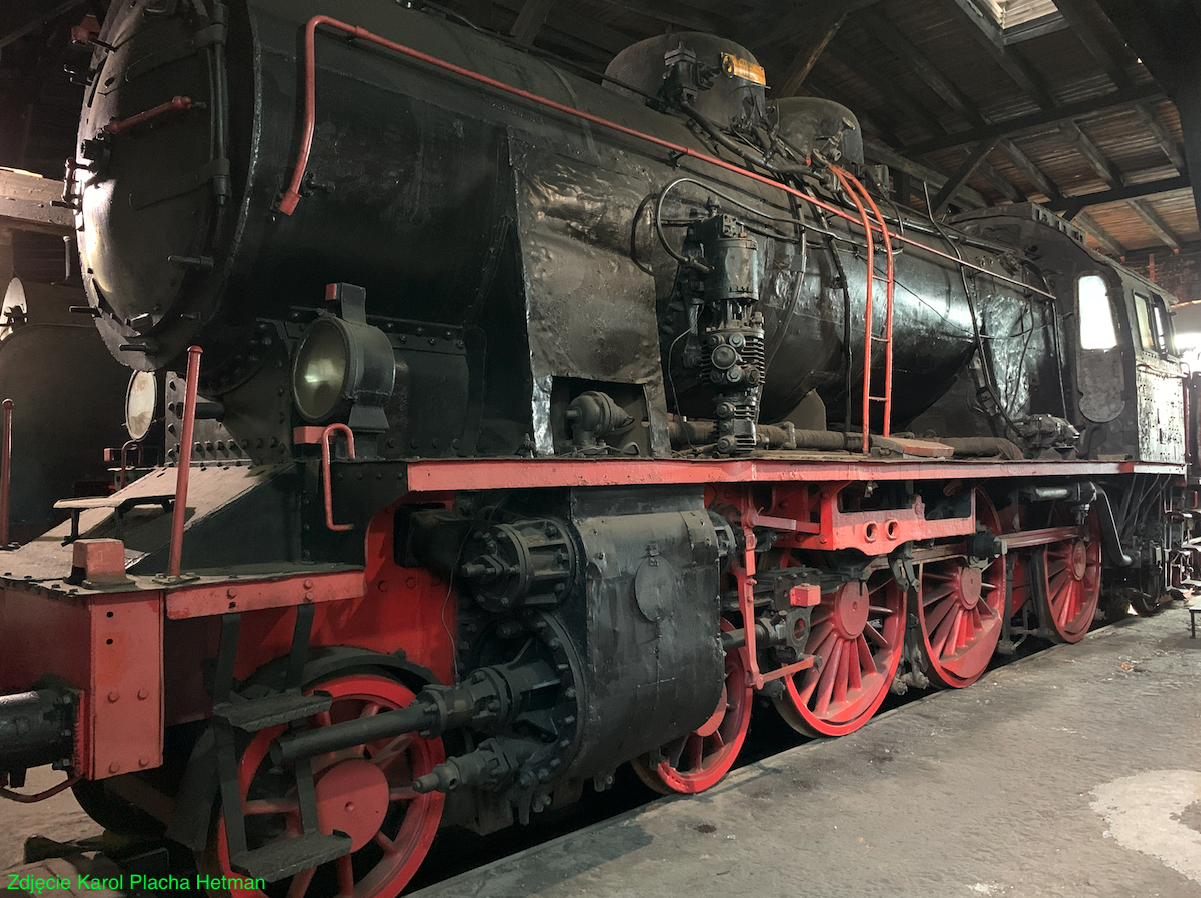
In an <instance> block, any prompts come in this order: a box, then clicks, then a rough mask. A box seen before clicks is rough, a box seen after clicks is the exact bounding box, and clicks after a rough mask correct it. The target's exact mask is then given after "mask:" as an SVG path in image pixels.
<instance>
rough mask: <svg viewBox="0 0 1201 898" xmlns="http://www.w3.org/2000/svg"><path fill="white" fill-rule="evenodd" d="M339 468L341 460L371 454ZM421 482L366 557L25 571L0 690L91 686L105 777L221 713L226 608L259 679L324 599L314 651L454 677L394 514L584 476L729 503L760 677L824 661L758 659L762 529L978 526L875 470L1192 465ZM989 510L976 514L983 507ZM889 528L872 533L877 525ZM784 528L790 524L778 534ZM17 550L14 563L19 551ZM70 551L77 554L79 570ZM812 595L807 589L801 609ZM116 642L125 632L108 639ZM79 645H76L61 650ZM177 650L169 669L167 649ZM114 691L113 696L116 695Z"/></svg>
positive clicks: (585, 472) (437, 471)
mask: <svg viewBox="0 0 1201 898" xmlns="http://www.w3.org/2000/svg"><path fill="white" fill-rule="evenodd" d="M372 463H378V462H370V461H358V462H356V461H353V460H347V461H334V462H333V465H335V466H337V465H355V464H372ZM405 471H406V477H407V481H408V487H409V492H408V493H407V494H406V495H405V496H404V497H403V498H402V499H401V500H399V501H398V502H396V503H394V504H393V505H391V506H390V507H388V508H386V509H383V510H382V511H380V512H379V513H378V514H377V515H376V516H375V518H374V519H373V520H372V521H371V523H370V524H369V525H368V527H367V529H366V531H365V533H364V540H365V547H366V559H367V560H366V565H365V566H364V567H363V568H349V569H348V568H345V567H343V568H335V569H330V568H329V567H326V568H324V569H315V568H306V569H304V570H301V571H297V570H296V569H291V570H281V571H277V572H275V573H273V574H267V575H262V576H255V577H237V576H229V577H221V578H204V579H200V580H192V581H184V582H175V583H171V582H163V581H159V580H153V579H151V578H134V580H133V582H132V583H126V584H115V585H114V586H113V587H112V589H111V591H108V592H106V591H104V590H87V589H84V588H82V587H69V586H68V585H67V584H65V583H62V582H59V581H42V582H40V583H36V584H35V583H31V582H26V581H23V580H20V579H17V577H19V573H18V574H16V575H10V576H9V577H7V578H5V579H4V580H3V581H2V586H0V628H2V629H3V630H4V631H5V632H8V633H20V634H21V635H22V638H21V639H20V640H13V641H12V642H11V644H9V645H6V647H5V651H4V652H3V653H0V691H2V692H12V691H19V690H24V689H28V688H29V687H30V686H31V685H32V684H33V683H34V682H35V681H36V680H38V678H39V677H41V676H43V675H45V674H53V675H56V676H58V677H60V678H62V679H63V680H65V681H66V682H67V683H69V684H70V685H71V686H73V687H75V688H77V689H79V690H80V691H81V692H82V704H81V713H80V727H79V728H78V731H77V740H76V741H77V744H76V750H75V757H74V759H73V760H74V766H75V769H76V770H77V771H78V772H79V773H81V774H83V775H84V776H87V777H88V778H91V779H102V778H105V777H107V776H113V775H118V774H122V773H127V772H130V771H135V770H139V769H147V768H149V767H154V766H158V765H159V764H161V763H162V748H163V730H164V727H165V726H169V725H172V724H176V723H182V722H185V721H188V720H200V719H203V718H205V717H207V716H208V714H209V712H210V709H209V698H208V695H207V693H206V691H205V689H204V685H203V682H202V679H201V676H200V671H201V665H202V662H203V661H204V660H205V659H208V658H212V657H213V656H214V655H215V654H216V646H217V637H218V632H219V621H220V615H222V614H224V613H226V612H229V611H239V612H243V622H242V638H241V640H240V644H239V652H238V656H237V659H236V664H235V676H236V677H237V678H239V679H244V678H246V677H248V676H250V675H251V674H252V673H254V672H255V671H256V670H258V669H260V668H261V667H262V666H263V665H265V664H267V663H268V662H270V661H273V660H276V659H278V658H281V657H284V656H286V655H287V653H288V651H289V650H290V647H291V640H292V630H293V626H294V622H295V618H296V610H295V609H296V608H297V607H298V606H300V605H302V604H313V605H315V606H316V612H315V616H314V623H313V631H312V645H313V646H314V647H322V646H349V647H357V648H360V649H364V650H369V651H374V652H379V653H383V654H390V653H393V652H396V651H397V650H398V649H403V650H404V657H405V658H406V660H407V661H409V662H412V663H414V664H417V665H420V666H422V667H425V668H427V669H428V670H429V671H431V673H432V675H433V676H434V677H435V678H436V679H438V680H440V681H442V682H450V681H452V680H453V678H454V663H455V662H454V652H455V640H456V639H457V636H456V633H457V620H456V612H457V602H455V601H453V597H454V593H453V591H452V589H451V586H450V584H449V582H448V580H447V579H446V577H444V576H442V575H440V574H437V573H435V572H433V571H430V570H428V569H426V568H404V567H400V566H399V565H397V564H396V561H395V559H394V555H393V527H394V523H393V522H394V514H395V511H396V509H397V508H398V507H399V506H400V505H402V504H406V503H421V504H428V503H430V502H434V503H438V504H448V503H449V502H450V501H451V499H452V498H453V496H454V495H455V493H456V492H458V491H460V490H494V489H545V488H553V487H569V486H589V487H595V486H606V485H625V486H637V485H643V484H648V485H649V484H658V485H662V484H695V485H699V486H703V487H704V488H705V493H706V501H707V502H709V503H710V504H713V503H717V504H722V505H725V506H727V507H732V508H733V510H734V511H735V512H736V514H735V517H736V518H737V526H739V527H741V528H742V531H743V535H744V537H745V539H746V543H747V547H748V548H747V550H746V551H745V552H744V553H743V554H742V555H741V556H740V557H739V558H738V559H736V561H735V564H734V565H733V567H732V572H733V576H734V578H735V581H736V583H737V585H738V591H739V604H740V608H741V611H742V618H743V624H744V626H745V629H746V632H747V656H748V659H749V662H750V663H749V664H748V668H749V675H750V677H751V680H752V682H753V683H754V684H755V685H756V686H762V685H763V684H764V683H765V682H768V681H769V680H771V679H775V678H779V677H784V676H789V675H791V674H794V673H796V672H798V671H799V670H802V669H804V668H805V667H806V666H809V665H810V664H811V663H812V662H811V660H810V659H805V660H802V661H800V662H797V663H796V664H794V665H789V666H787V667H784V668H780V669H778V670H772V671H767V672H764V671H761V670H759V668H758V662H757V657H756V652H755V636H754V606H753V588H754V585H755V580H754V577H755V568H754V563H755V557H754V540H755V534H754V528H755V527H769V528H771V529H773V530H776V531H778V532H780V536H779V539H778V542H777V545H780V546H782V547H787V548H794V549H819V550H832V549H847V548H855V549H860V550H861V551H863V552H865V553H866V554H868V555H870V556H880V557H883V556H885V555H887V554H888V553H889V552H891V551H892V549H893V548H895V546H897V545H899V544H900V543H902V542H906V541H909V540H926V539H935V538H943V539H945V538H948V537H954V536H962V535H966V534H970V533H972V532H974V529H975V516H974V514H973V515H971V516H969V517H965V518H950V519H944V520H936V521H930V520H926V518H925V514H924V508H923V507H922V505H921V502H920V500H918V501H917V502H915V503H914V504H913V505H912V506H911V507H910V508H908V509H899V510H880V511H857V510H853V509H852V510H847V509H843V508H842V507H841V506H840V503H839V497H840V495H841V494H842V492H843V491H844V490H846V489H847V488H848V487H851V486H853V485H854V484H857V483H863V482H866V481H876V482H896V481H904V480H912V481H925V482H930V481H945V482H947V483H948V484H951V483H954V484H957V485H959V486H961V487H962V488H964V489H969V488H970V486H971V484H973V483H980V482H983V481H987V480H992V479H999V478H1005V479H1011V480H1012V479H1015V478H1016V479H1027V480H1028V479H1036V478H1064V477H1100V476H1113V475H1119V474H1132V473H1159V474H1183V473H1184V469H1183V468H1182V467H1181V466H1174V465H1158V464H1141V463H1134V462H1120V463H1097V462H1070V463H1050V462H1019V463H1016V464H1014V463H1008V462H992V461H987V462H982V461H966V462H951V461H943V460H928V461H915V460H912V459H898V460H880V459H870V460H869V459H864V460H855V459H853V458H851V457H847V458H840V459H838V460H830V459H828V458H827V459H823V460H796V459H786V458H770V457H768V458H755V459H739V460H696V461H682V460H639V459H621V460H614V459H596V460H589V459H544V460H543V459H532V460H518V459H513V460H509V459H498V460H475V459H471V460H453V459H452V460H440V461H415V462H412V463H408V464H406V465H405ZM973 511H974V509H973ZM869 527H874V528H875V536H874V537H872V536H871V534H870V533H869ZM1062 529H1063V528H1056V529H1051V530H1046V531H1042V532H1041V533H1039V532H1030V533H1022V534H1020V535H1015V536H1014V537H1012V538H1011V541H1012V543H1013V546H1014V547H1015V548H1017V547H1018V546H1029V545H1034V544H1035V543H1040V542H1045V541H1053V540H1054V539H1056V538H1062V534H1061V533H1060V532H1059V531H1060V530H1062ZM781 531H782V532H781ZM14 560H15V559H14ZM68 565H69V558H67V559H65V560H64V571H63V574H64V576H65V575H66V574H67V572H68V571H67V570H66V568H67V566H68ZM814 598H816V597H815V596H812V595H807V594H803V591H802V593H798V594H797V595H796V596H794V600H795V601H796V602H799V603H802V604H803V603H805V602H807V601H812V600H813V599H814ZM109 640H111V642H110V641H109ZM66 645H70V646H73V647H79V650H76V651H61V650H57V649H56V647H61V646H66ZM166 657H169V658H170V659H171V663H170V665H166V664H165V663H164V658H166ZM110 695H116V699H115V700H110Z"/></svg>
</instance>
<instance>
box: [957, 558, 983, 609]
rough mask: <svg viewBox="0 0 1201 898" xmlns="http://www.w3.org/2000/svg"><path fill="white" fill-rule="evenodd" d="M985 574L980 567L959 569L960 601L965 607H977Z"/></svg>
mask: <svg viewBox="0 0 1201 898" xmlns="http://www.w3.org/2000/svg"><path fill="white" fill-rule="evenodd" d="M983 582H984V576H983V574H982V573H981V571H980V569H979V568H974V567H965V568H960V570H959V601H960V603H961V604H962V605H963V607H964V608H975V607H976V604H977V603H978V602H979V601H980V591H981V585H982V584H983Z"/></svg>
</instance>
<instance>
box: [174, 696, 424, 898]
mask: <svg viewBox="0 0 1201 898" xmlns="http://www.w3.org/2000/svg"><path fill="white" fill-rule="evenodd" d="M313 688H315V689H320V690H322V691H323V692H328V693H330V695H331V696H333V700H334V701H333V706H332V707H331V708H330V710H329V711H327V712H324V713H322V714H319V715H316V716H315V717H313V718H310V720H309V722H308V724H309V727H310V728H315V727H322V726H330V725H331V724H334V723H341V722H343V721H347V720H353V719H355V718H360V717H369V716H371V715H373V714H378V713H379V712H381V711H391V710H395V709H397V708H403V707H406V706H407V705H408V704H409V703H410V702H412V701H413V698H414V696H413V693H412V692H411V691H410V690H409V689H407V688H406V687H405V686H404V685H402V684H401V683H398V682H396V681H395V680H392V679H389V678H387V677H384V676H380V675H377V674H365V673H356V674H347V675H343V676H339V677H336V678H334V679H331V680H327V681H325V682H324V683H320V684H319V685H316V686H314V687H313ZM284 730H285V727H282V726H281V727H272V728H270V729H266V730H261V731H259V732H257V733H255V734H254V735H253V737H252V738H251V740H250V743H249V744H248V745H247V746H246V747H245V749H244V750H243V752H242V755H241V758H240V760H239V764H238V789H239V792H240V794H241V796H242V811H243V813H244V814H245V819H246V841H247V847H248V848H250V849H251V850H254V849H256V848H263V847H265V846H267V845H271V844H274V843H278V842H283V841H286V840H288V839H292V838H296V837H297V836H298V835H300V833H301V832H302V830H301V825H300V808H299V804H298V802H297V798H296V780H295V777H294V776H293V775H292V773H291V772H290V770H288V771H284V770H279V769H276V768H274V765H273V764H272V762H271V758H270V756H269V754H268V750H269V748H270V745H271V743H272V741H273V740H274V739H275V738H277V737H278V736H280V735H281V734H282V733H283V732H284ZM445 759H446V754H445V752H444V750H443V748H442V742H441V740H440V739H423V738H421V737H420V736H418V735H417V734H415V733H410V734H406V735H403V736H397V737H395V738H393V739H380V740H377V741H375V742H371V743H367V744H364V745H356V746H352V747H350V748H347V749H343V750H341V751H337V752H332V753H330V754H326V755H319V756H318V757H315V758H313V760H312V766H313V774H314V781H315V785H316V795H317V818H318V823H319V827H320V830H321V831H322V832H323V833H331V832H333V831H334V830H340V831H342V832H344V833H346V834H347V835H349V836H350V837H351V853H350V854H348V855H346V856H344V857H341V858H339V859H338V860H336V861H333V862H331V863H327V864H321V865H319V866H313V867H309V868H308V869H305V870H302V871H301V872H299V873H297V874H296V875H295V876H292V877H290V878H288V879H285V880H282V881H280V882H276V883H268V885H267V888H266V890H265V894H266V895H267V896H270V898H394V896H395V895H397V894H398V893H399V892H400V890H401V889H403V888H404V887H405V885H407V884H408V882H409V880H410V879H412V877H413V874H414V873H416V871H417V868H418V867H419V866H420V865H421V862H422V860H423V859H424V858H425V855H426V852H427V851H428V850H429V847H430V843H431V842H432V841H433V839H434V835H435V833H436V832H437V831H438V825H439V823H440V821H441V819H442V805H443V802H444V800H445V796H444V795H443V794H442V793H441V792H430V793H427V794H424V795H418V794H417V793H415V792H414V791H413V788H412V785H413V780H415V779H416V778H417V777H419V776H421V775H423V774H425V773H428V772H430V771H431V770H432V769H433V767H434V766H435V765H436V764H439V763H441V762H442V761H444V760H445ZM197 863H198V867H199V868H200V872H201V873H203V874H205V875H208V876H210V877H238V878H239V879H242V878H243V877H242V875H241V874H239V873H236V872H234V870H233V868H232V866H231V865H230V860H229V851H228V848H227V846H226V839H225V820H224V817H223V816H222V817H220V818H219V820H218V825H217V827H216V828H215V833H214V836H213V839H212V842H211V843H210V845H209V848H208V850H207V851H206V852H204V854H203V855H201V856H200V857H198V858H197ZM226 894H231V895H233V896H235V898H251V896H262V895H264V892H260V891H258V890H256V889H249V888H241V887H235V888H231V889H230V890H229V892H228V893H226Z"/></svg>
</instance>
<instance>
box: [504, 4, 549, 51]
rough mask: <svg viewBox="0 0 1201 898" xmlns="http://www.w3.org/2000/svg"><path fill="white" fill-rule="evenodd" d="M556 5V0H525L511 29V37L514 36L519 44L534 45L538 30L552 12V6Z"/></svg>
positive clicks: (522, 45)
mask: <svg viewBox="0 0 1201 898" xmlns="http://www.w3.org/2000/svg"><path fill="white" fill-rule="evenodd" d="M554 5H555V0H525V3H523V4H521V11H520V12H518V13H517V21H516V22H514V23H513V27H512V28H511V29H509V37H511V38H513V40H514V41H516V42H517V44H518V46H521V47H529V46H532V45H533V43H534V38H535V37H537V36H538V31H539V30H540V29H541V28H542V25H543V24H544V23H545V22H546V17H547V16H548V15H549V14H550V8H551V7H552V6H554Z"/></svg>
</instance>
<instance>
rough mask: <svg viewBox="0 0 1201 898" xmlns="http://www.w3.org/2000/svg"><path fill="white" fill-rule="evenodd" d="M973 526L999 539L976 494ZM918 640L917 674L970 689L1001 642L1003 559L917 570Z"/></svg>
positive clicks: (987, 507) (990, 511) (992, 515)
mask: <svg viewBox="0 0 1201 898" xmlns="http://www.w3.org/2000/svg"><path fill="white" fill-rule="evenodd" d="M976 521H977V524H978V525H979V526H980V527H982V528H984V529H986V530H988V531H989V532H990V533H993V534H997V535H999V534H1000V532H1001V519H1000V517H999V516H998V515H997V511H996V509H995V508H994V507H993V504H992V502H991V501H990V500H989V498H988V495H987V494H986V493H985V492H984V491H983V490H976ZM913 606H914V612H915V615H916V617H917V620H918V624H919V626H920V628H921V635H922V645H921V652H922V671H923V672H924V673H925V674H926V676H927V677H929V678H930V680H932V681H933V682H934V683H937V684H938V685H940V686H950V687H954V688H961V687H963V686H970V685H971V684H972V683H974V682H976V680H978V679H980V677H981V676H982V675H983V674H984V671H985V669H986V668H987V667H988V662H989V659H991V658H992V654H993V651H994V650H995V649H996V647H997V642H998V641H999V640H1000V638H1001V630H1002V625H1003V624H1004V620H1003V618H1004V615H1005V559H1004V557H1003V556H997V557H996V558H994V559H993V560H992V561H990V562H988V563H987V564H985V565H983V566H981V565H979V564H970V563H969V562H968V560H967V559H966V558H963V557H958V558H947V559H943V560H940V561H934V562H929V563H927V564H924V565H922V573H921V581H920V588H919V590H918V592H917V594H916V595H915V597H914V599H913Z"/></svg>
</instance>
